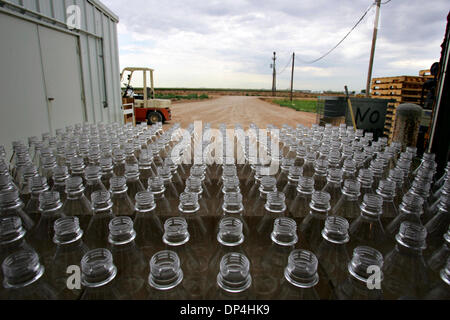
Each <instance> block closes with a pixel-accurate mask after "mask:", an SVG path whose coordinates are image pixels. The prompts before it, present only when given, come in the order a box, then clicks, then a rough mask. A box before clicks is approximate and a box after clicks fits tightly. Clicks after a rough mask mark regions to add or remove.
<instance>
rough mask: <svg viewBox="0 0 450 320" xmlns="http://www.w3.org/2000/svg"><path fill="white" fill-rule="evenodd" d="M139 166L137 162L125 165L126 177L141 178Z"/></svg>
mask: <svg viewBox="0 0 450 320" xmlns="http://www.w3.org/2000/svg"><path fill="white" fill-rule="evenodd" d="M139 175H140V172H139V166H138V165H137V164H130V165H128V164H127V165H125V178H127V179H129V178H139Z"/></svg>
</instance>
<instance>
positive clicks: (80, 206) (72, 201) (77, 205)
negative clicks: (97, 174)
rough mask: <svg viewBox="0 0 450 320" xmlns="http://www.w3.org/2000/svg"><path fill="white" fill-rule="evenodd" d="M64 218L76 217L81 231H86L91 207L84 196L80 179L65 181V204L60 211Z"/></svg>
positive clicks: (72, 178)
mask: <svg viewBox="0 0 450 320" xmlns="http://www.w3.org/2000/svg"><path fill="white" fill-rule="evenodd" d="M62 210H63V211H64V213H65V215H66V216H69V217H78V219H79V220H80V227H81V229H82V230H87V227H88V224H89V222H90V220H91V217H92V214H93V213H92V206H91V203H90V202H89V200H88V199H87V198H86V196H85V195H84V186H83V180H82V179H81V177H70V178H68V179H67V180H66V202H64V206H63V209H62Z"/></svg>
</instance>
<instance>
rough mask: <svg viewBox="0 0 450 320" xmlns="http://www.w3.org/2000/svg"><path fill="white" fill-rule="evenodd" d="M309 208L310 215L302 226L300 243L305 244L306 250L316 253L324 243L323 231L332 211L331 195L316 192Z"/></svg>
mask: <svg viewBox="0 0 450 320" xmlns="http://www.w3.org/2000/svg"><path fill="white" fill-rule="evenodd" d="M309 208H310V209H309V214H308V215H307V216H306V217H305V218H304V219H303V221H302V224H301V225H300V237H301V238H300V243H303V244H304V247H305V248H307V249H309V250H311V251H315V250H316V249H317V247H318V246H319V244H320V242H321V241H322V230H323V228H324V226H325V220H326V218H327V216H328V212H329V211H330V209H331V206H330V194H329V193H327V192H324V191H314V193H313V194H312V197H311V202H310V204H309Z"/></svg>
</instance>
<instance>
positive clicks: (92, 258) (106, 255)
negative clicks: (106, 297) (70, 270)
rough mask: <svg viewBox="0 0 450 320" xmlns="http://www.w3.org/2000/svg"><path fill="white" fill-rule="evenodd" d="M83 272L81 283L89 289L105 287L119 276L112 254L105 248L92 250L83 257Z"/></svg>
mask: <svg viewBox="0 0 450 320" xmlns="http://www.w3.org/2000/svg"><path fill="white" fill-rule="evenodd" d="M81 271H82V275H81V283H82V284H83V286H85V287H89V288H97V287H101V286H104V285H106V284H108V283H110V282H111V281H112V280H114V278H115V277H116V274H117V268H116V266H115V265H114V262H113V256H112V254H111V252H110V251H109V250H107V249H103V248H100V249H94V250H91V251H89V252H87V253H86V254H85V255H84V256H83V258H82V259H81Z"/></svg>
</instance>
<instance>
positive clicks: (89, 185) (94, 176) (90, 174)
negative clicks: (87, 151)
mask: <svg viewBox="0 0 450 320" xmlns="http://www.w3.org/2000/svg"><path fill="white" fill-rule="evenodd" d="M101 170H102V169H101V168H100V167H99V166H94V165H89V166H87V167H86V170H85V180H86V187H85V189H84V195H85V196H86V197H87V198H88V199H90V198H91V194H92V193H93V192H94V191H107V190H106V188H105V186H104V185H103V183H102V180H101V178H102V171H101Z"/></svg>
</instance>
